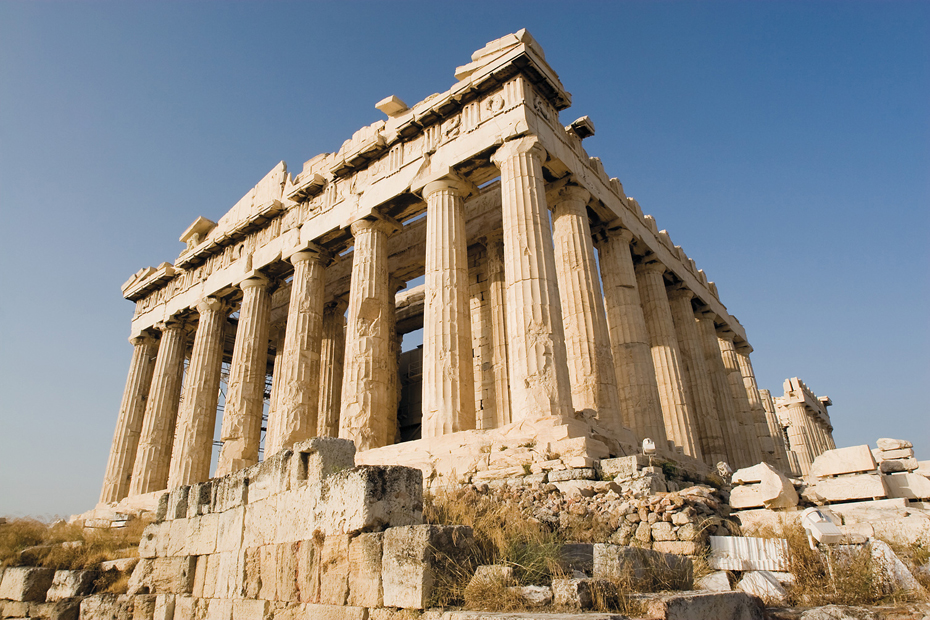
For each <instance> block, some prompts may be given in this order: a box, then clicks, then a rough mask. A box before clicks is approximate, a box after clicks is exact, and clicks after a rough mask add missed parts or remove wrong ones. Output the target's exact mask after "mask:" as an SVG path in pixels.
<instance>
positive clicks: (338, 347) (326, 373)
mask: <svg viewBox="0 0 930 620" xmlns="http://www.w3.org/2000/svg"><path fill="white" fill-rule="evenodd" d="M348 305H349V302H348V301H347V300H346V299H344V298H339V299H337V300H335V301H331V302H329V303H328V304H326V306H325V308H324V310H323V336H322V340H321V343H320V407H319V416H318V426H317V435H319V436H320V437H338V436H339V410H340V405H341V402H342V399H341V397H342V363H343V359H344V356H345V351H346V317H345V313H346V308H347V307H348Z"/></svg>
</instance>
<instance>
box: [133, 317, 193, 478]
mask: <svg viewBox="0 0 930 620" xmlns="http://www.w3.org/2000/svg"><path fill="white" fill-rule="evenodd" d="M156 327H157V328H158V329H159V330H161V344H160V345H159V346H158V356H157V357H156V358H155V369H154V371H153V373H152V386H151V388H150V389H149V398H148V402H147V403H146V405H145V416H144V418H143V421H142V434H141V436H140V437H139V449H138V451H137V452H136V462H135V464H134V465H133V468H132V481H131V482H130V485H129V494H130V495H139V494H141V493H151V492H152V491H161V490H162V489H164V488H166V487H167V486H168V469H169V467H170V466H171V448H172V443H173V442H174V428H175V424H176V423H177V419H178V404H179V402H180V399H181V380H182V379H183V377H184V354H185V352H186V349H187V326H186V325H185V324H184V323H183V322H181V321H178V320H169V321H167V322H166V323H159V324H158V325H157V326H156Z"/></svg>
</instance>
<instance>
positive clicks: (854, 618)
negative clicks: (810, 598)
mask: <svg viewBox="0 0 930 620" xmlns="http://www.w3.org/2000/svg"><path fill="white" fill-rule="evenodd" d="M875 618H876V616H875V614H874V613H872V612H871V611H869V610H868V609H866V608H865V607H849V606H847V605H824V606H823V607H814V608H813V609H807V610H805V611H804V613H802V614H801V620H875Z"/></svg>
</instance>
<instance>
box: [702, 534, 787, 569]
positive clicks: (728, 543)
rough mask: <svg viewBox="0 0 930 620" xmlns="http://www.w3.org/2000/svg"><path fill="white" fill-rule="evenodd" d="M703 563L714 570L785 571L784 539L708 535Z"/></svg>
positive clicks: (785, 548) (785, 543)
mask: <svg viewBox="0 0 930 620" xmlns="http://www.w3.org/2000/svg"><path fill="white" fill-rule="evenodd" d="M710 550H711V556H710V557H709V558H708V560H707V563H708V564H710V566H711V568H716V569H717V570H743V571H746V570H768V571H786V570H788V541H786V540H784V539H780V538H753V537H749V536H745V537H741V536H711V537H710Z"/></svg>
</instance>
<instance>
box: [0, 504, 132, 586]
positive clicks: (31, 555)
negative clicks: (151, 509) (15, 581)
mask: <svg viewBox="0 0 930 620" xmlns="http://www.w3.org/2000/svg"><path fill="white" fill-rule="evenodd" d="M146 525H148V522H146V521H141V520H138V519H137V520H133V521H131V522H130V523H129V525H127V526H126V527H124V528H114V529H106V530H97V529H88V530H84V529H83V528H81V527H80V526H78V525H69V524H67V523H64V522H62V521H56V522H55V523H51V524H49V523H43V522H42V521H38V520H36V519H12V520H10V521H8V522H7V523H5V524H3V525H0V566H43V567H46V568H54V569H60V570H78V569H84V568H95V567H96V566H97V565H99V564H100V563H101V562H105V561H107V560H115V559H118V558H121V557H127V555H128V552H127V549H132V553H135V547H136V546H137V545H138V544H139V539H140V538H141V537H142V530H143V529H145V526H146ZM108 585H109V584H108Z"/></svg>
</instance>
